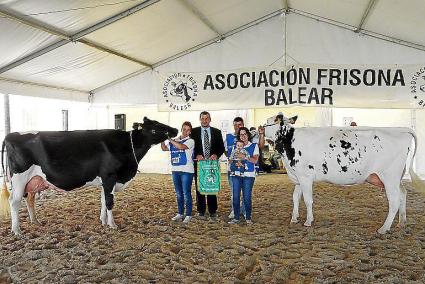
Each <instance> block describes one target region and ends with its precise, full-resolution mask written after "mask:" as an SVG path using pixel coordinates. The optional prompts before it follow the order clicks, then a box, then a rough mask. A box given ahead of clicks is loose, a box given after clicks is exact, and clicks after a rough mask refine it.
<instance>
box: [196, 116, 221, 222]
mask: <svg viewBox="0 0 425 284" xmlns="http://www.w3.org/2000/svg"><path fill="white" fill-rule="evenodd" d="M199 120H200V122H201V127H195V128H193V129H192V134H191V135H190V137H191V138H192V139H193V140H194V141H195V149H194V156H195V158H196V160H197V161H200V160H204V159H206V160H218V159H219V158H220V156H221V155H223V153H224V143H223V137H222V135H221V131H220V130H219V129H217V128H214V127H211V126H210V123H211V115H210V114H209V112H207V111H203V112H201V114H200V115H199ZM196 166H197V165H196V162H195V174H196ZM195 187H196V207H197V209H198V215H199V216H201V217H203V216H204V215H205V211H206V205H207V204H208V213H209V214H210V217H211V218H215V217H216V214H217V213H216V212H217V196H216V195H207V196H206V200H205V195H202V194H200V193H199V191H198V185H197V181H196V177H195Z"/></svg>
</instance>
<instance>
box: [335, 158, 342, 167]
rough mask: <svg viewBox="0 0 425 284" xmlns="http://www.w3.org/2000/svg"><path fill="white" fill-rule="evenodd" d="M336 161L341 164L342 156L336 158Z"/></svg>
mask: <svg viewBox="0 0 425 284" xmlns="http://www.w3.org/2000/svg"><path fill="white" fill-rule="evenodd" d="M336 161H337V162H338V165H341V159H340V158H338V157H337V158H336Z"/></svg>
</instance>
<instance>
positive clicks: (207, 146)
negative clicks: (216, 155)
mask: <svg viewBox="0 0 425 284" xmlns="http://www.w3.org/2000/svg"><path fill="white" fill-rule="evenodd" d="M210 154H211V143H210V136H209V135H208V131H207V130H204V158H205V159H209V157H210Z"/></svg>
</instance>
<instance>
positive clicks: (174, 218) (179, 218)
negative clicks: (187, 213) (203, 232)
mask: <svg viewBox="0 0 425 284" xmlns="http://www.w3.org/2000/svg"><path fill="white" fill-rule="evenodd" d="M171 220H172V221H181V220H183V215H181V214H177V215H176V216H174V217H173V218H171Z"/></svg>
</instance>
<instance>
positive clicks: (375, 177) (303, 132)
mask: <svg viewBox="0 0 425 284" xmlns="http://www.w3.org/2000/svg"><path fill="white" fill-rule="evenodd" d="M296 118H297V117H293V118H290V119H287V118H284V117H283V116H280V117H279V116H278V123H280V127H279V130H278V131H277V133H276V149H277V150H278V151H279V152H280V153H281V154H282V156H283V159H284V162H285V167H286V170H287V172H288V176H289V178H290V179H291V180H292V181H293V182H294V183H295V189H294V193H293V203H294V207H293V211H292V219H291V223H296V222H298V217H299V213H298V205H299V201H300V198H301V194H302V195H303V198H304V202H305V204H306V207H307V220H306V221H305V223H304V225H305V226H311V224H312V222H313V208H312V207H313V206H312V205H313V195H312V187H313V182H315V181H325V182H330V183H333V184H339V185H352V184H360V183H363V182H365V181H368V182H371V183H373V184H375V185H378V186H379V185H380V186H381V187H384V188H385V191H386V195H387V199H388V204H389V206H388V208H389V209H388V216H387V218H386V220H385V222H384V224H383V226H382V227H381V228H380V229H379V230H378V232H379V233H380V234H385V233H386V232H387V231H389V230H390V227H391V224H392V222H393V220H394V217H395V215H396V213H397V212H399V225H400V226H404V225H405V223H406V194H407V192H406V190H405V189H404V188H403V187H400V184H401V179H402V177H403V175H404V173H405V170H406V161H407V157H408V154H409V152H412V148H411V146H412V138H413V139H414V141H415V143H414V145H415V147H414V148H415V150H414V152H413V155H412V158H411V161H413V157H414V156H415V153H416V145H417V142H416V140H417V139H416V135H415V133H414V132H413V130H411V129H409V128H383V127H380V128H372V127H349V128H348V127H315V128H294V127H293V126H292V125H291V123H294V122H295V120H296ZM409 173H410V175H411V176H412V178H417V175H416V174H415V173H414V172H413V169H412V163H411V164H410V171H409Z"/></svg>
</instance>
